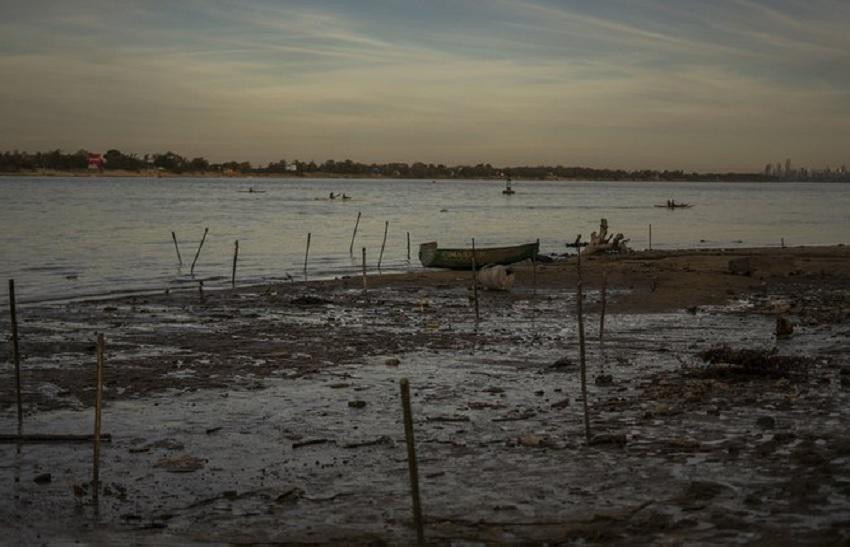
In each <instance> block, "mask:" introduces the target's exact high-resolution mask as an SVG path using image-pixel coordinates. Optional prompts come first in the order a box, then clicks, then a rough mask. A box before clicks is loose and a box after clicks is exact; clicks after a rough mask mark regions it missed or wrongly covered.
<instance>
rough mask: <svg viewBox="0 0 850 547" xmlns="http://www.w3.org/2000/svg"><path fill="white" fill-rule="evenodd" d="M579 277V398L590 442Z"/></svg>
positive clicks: (577, 304)
mask: <svg viewBox="0 0 850 547" xmlns="http://www.w3.org/2000/svg"><path fill="white" fill-rule="evenodd" d="M582 299H583V297H582V292H581V279H579V281H578V283H576V307H577V309H578V346H579V360H580V361H581V398H582V403H583V406H584V436H585V439H587V441H588V442H590V415H589V414H588V410H587V360H586V356H585V352H584V317H583V315H582Z"/></svg>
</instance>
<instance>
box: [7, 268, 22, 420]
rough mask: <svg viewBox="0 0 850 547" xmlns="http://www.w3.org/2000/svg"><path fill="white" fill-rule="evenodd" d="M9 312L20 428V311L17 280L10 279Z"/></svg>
mask: <svg viewBox="0 0 850 547" xmlns="http://www.w3.org/2000/svg"><path fill="white" fill-rule="evenodd" d="M9 313H10V314H11V316H12V355H13V359H14V360H15V400H16V401H17V405H18V429H19V430H20V429H21V426H22V425H23V423H24V407H23V402H22V401H21V353H20V350H19V348H18V313H17V311H16V310H15V280H14V279H10V280H9Z"/></svg>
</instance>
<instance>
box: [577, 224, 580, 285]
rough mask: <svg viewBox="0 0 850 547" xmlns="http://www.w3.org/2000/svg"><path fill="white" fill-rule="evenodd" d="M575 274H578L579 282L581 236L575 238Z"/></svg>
mask: <svg viewBox="0 0 850 547" xmlns="http://www.w3.org/2000/svg"><path fill="white" fill-rule="evenodd" d="M576 252H578V254H577V255H576V272H577V273H578V280H579V281H581V234H579V235H578V237H576Z"/></svg>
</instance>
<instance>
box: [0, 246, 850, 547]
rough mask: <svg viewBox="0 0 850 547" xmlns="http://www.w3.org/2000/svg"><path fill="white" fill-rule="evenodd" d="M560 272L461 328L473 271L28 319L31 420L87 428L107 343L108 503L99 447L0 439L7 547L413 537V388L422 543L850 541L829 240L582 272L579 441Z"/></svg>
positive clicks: (568, 306) (849, 255)
mask: <svg viewBox="0 0 850 547" xmlns="http://www.w3.org/2000/svg"><path fill="white" fill-rule="evenodd" d="M741 258H746V259H748V260H746V263H745V264H744V265H745V266H746V267H745V268H742V267H741V264H742V263H741V262H740V261H739V262H737V263H736V264H737V266H735V267H733V268H732V269H733V270H735V271H737V272H738V273H739V274H741V273H743V274H747V273H748V274H749V275H736V274H733V273H731V272H730V265H729V262H730V260H736V259H741ZM575 269H576V267H575V261H574V259H567V260H561V261H556V262H553V263H548V264H543V265H540V267H539V268H538V272H537V276H536V277H537V283H538V286H537V295H536V296H534V295H532V286H531V279H532V277H531V269H530V268H528V267H524V266H520V267H518V268H517V276H518V279H517V282H516V284H515V286H514V287H515V288H514V291H513V292H512V293H495V292H485V293H483V294H482V295H481V299H480V311H481V317H482V320H481V322H480V323H478V324H476V323H475V320H474V311H473V308H472V306H471V305H470V292H469V290H468V286H469V281H470V276H469V274H468V273H463V272H460V273H459V272H419V273H411V274H406V275H397V276H395V275H394V276H383V277H378V276H371V277H370V279H369V291H368V293H367V294H365V295H364V294H363V293H362V290H361V287H362V285H361V282H360V279H358V278H353V279H341V280H336V281H329V282H319V283H310V284H303V283H301V284H299V283H292V284H281V285H272V286H262V287H242V288H239V287H237V289H235V290H229V291H221V292H207V293H206V295H205V298H204V301H203V302H201V301H200V299H199V297H198V293H196V292H189V291H187V292H179V293H178V292H172V293H171V294H160V295H154V296H148V297H144V298H139V297H137V298H134V299H131V298H123V299H114V300H107V301H104V300H100V301H83V302H71V303H62V304H43V305H39V306H36V307H23V308H21V309H19V317H18V320H19V330H20V335H21V349H22V352H23V356H22V357H23V360H22V378H23V387H24V408H25V412H26V415H25V418H24V432H25V433H88V432H90V431H91V429H92V422H93V413H92V410H91V405H92V403H93V399H94V390H93V380H94V340H95V333H96V332H103V333H105V335H106V338H107V368H106V386H107V390H106V401H107V405H106V409H105V413H104V419H103V427H104V431H106V432H108V433H110V434H112V442H111V443H109V444H106V445H104V447H103V458H102V462H101V465H100V476H101V481H102V490H101V496H100V502H99V504H98V505H97V506H95V505H93V504H92V500H91V485H90V483H89V481H90V479H91V447H90V446H88V445H79V444H59V443H44V444H31V443H27V444H20V445H16V444H0V455H2V458H0V462H2V463H0V481H2V484H3V485H5V487H4V489H3V493H4V495H3V496H0V526H2V527H3V529H4V530H6V534H7V538H8V539H9V540H10V541H12V542H23V543H42V542H45V543H64V542H71V541H74V540H80V541H83V542H91V543H93V542H105V543H117V542H121V543H127V542H134V543H142V544H144V543H150V544H157V543H169V542H173V543H184V544H185V543H193V542H234V543H254V542H291V543H315V542H354V543H365V542H381V541H383V542H388V543H396V544H397V543H412V542H414V541H415V537H416V536H415V531H414V529H413V527H412V517H411V509H410V500H409V492H408V482H407V463H406V450H405V445H404V431H403V427H402V415H401V407H400V400H399V390H398V381H399V379H401V378H403V377H404V378H409V379H410V382H411V386H412V392H413V410H414V421H415V424H414V425H415V431H416V436H417V448H418V453H419V471H420V478H421V486H420V489H421V493H422V505H423V512H424V515H425V534H426V538H427V539H428V541H430V542H434V543H452V542H455V543H457V542H497V543H498V542H507V543H513V542H582V541H584V542H587V541H591V542H603V541H604V542H610V543H621V544H632V543H635V542H638V543H656V542H660V543H663V542H695V543H746V542H757V543H765V542H769V541H778V542H780V543H787V542H795V543H799V542H806V543H818V544H821V543H843V542H847V541H850V437H848V435H847V433H846V431H847V427H846V424H847V423H848V419H850V361H848V357H847V355H848V349H850V348H848V334H850V322H848V319H850V306H848V302H850V252H848V250H847V249H846V248H845V247H841V246H836V247H811V248H786V249H748V250H735V251H734V252H733V251H720V250H712V251H678V252H647V253H636V254H633V255H628V256H622V257H601V258H597V259H590V260H585V261H583V263H582V270H583V278H584V280H585V284H586V286H589V289H590V290H588V291H586V293H585V299H586V302H585V309H586V310H588V311H589V313H588V314H587V316H586V322H587V325H588V327H587V336H588V363H589V376H590V380H591V382H590V386H589V394H588V402H589V405H590V410H591V428H592V431H593V433H594V435H598V436H597V437H596V438H595V440H594V442H592V443H587V442H586V441H585V439H584V429H583V422H582V401H581V392H580V387H579V373H578V365H577V363H578V348H577V335H576V318H575V309H576V302H575V282H576V271H575ZM603 271H605V272H607V273H608V287H609V290H608V304H609V305H608V309H607V313H606V325H605V339H604V343H601V342H600V341H599V340H598V338H597V332H598V321H599V315H598V312H599V309H598V308H599V306H598V300H599V293H598V290H597V289H598V288H599V284H600V281H601V273H602V272H603ZM18 282H19V283H20V280H19V281H18ZM778 315H782V316H784V317H786V318H787V319H789V320H790V322H791V323H792V324H793V333H792V334H791V335H790V336H786V337H777V336H776V324H777V316H778ZM3 321H4V322H3V323H2V328H3V332H4V333H6V332H8V318H7V317H4V319H3ZM4 355H5V354H4ZM12 370H13V367H12V365H11V361H9V362H8V363H4V366H3V367H2V370H1V371H0V404H1V405H2V413H0V433H14V432H15V430H16V427H17V424H16V418H15V401H14V381H13V375H12ZM46 474H49V475H50V476H49V478H47V477H46ZM36 478H38V479H39V480H38V481H37V482H36V480H35V479H36Z"/></svg>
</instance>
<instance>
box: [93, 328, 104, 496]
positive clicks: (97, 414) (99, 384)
mask: <svg viewBox="0 0 850 547" xmlns="http://www.w3.org/2000/svg"><path fill="white" fill-rule="evenodd" d="M105 345H106V344H105V342H104V340H103V334H98V335H97V370H96V373H95V386H96V391H95V400H94V455H93V462H92V493H93V495H94V499H95V500H97V499H98V495H99V487H100V425H101V414H102V412H103V365H104V355H103V354H104V350H105V348H104V346H105Z"/></svg>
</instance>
